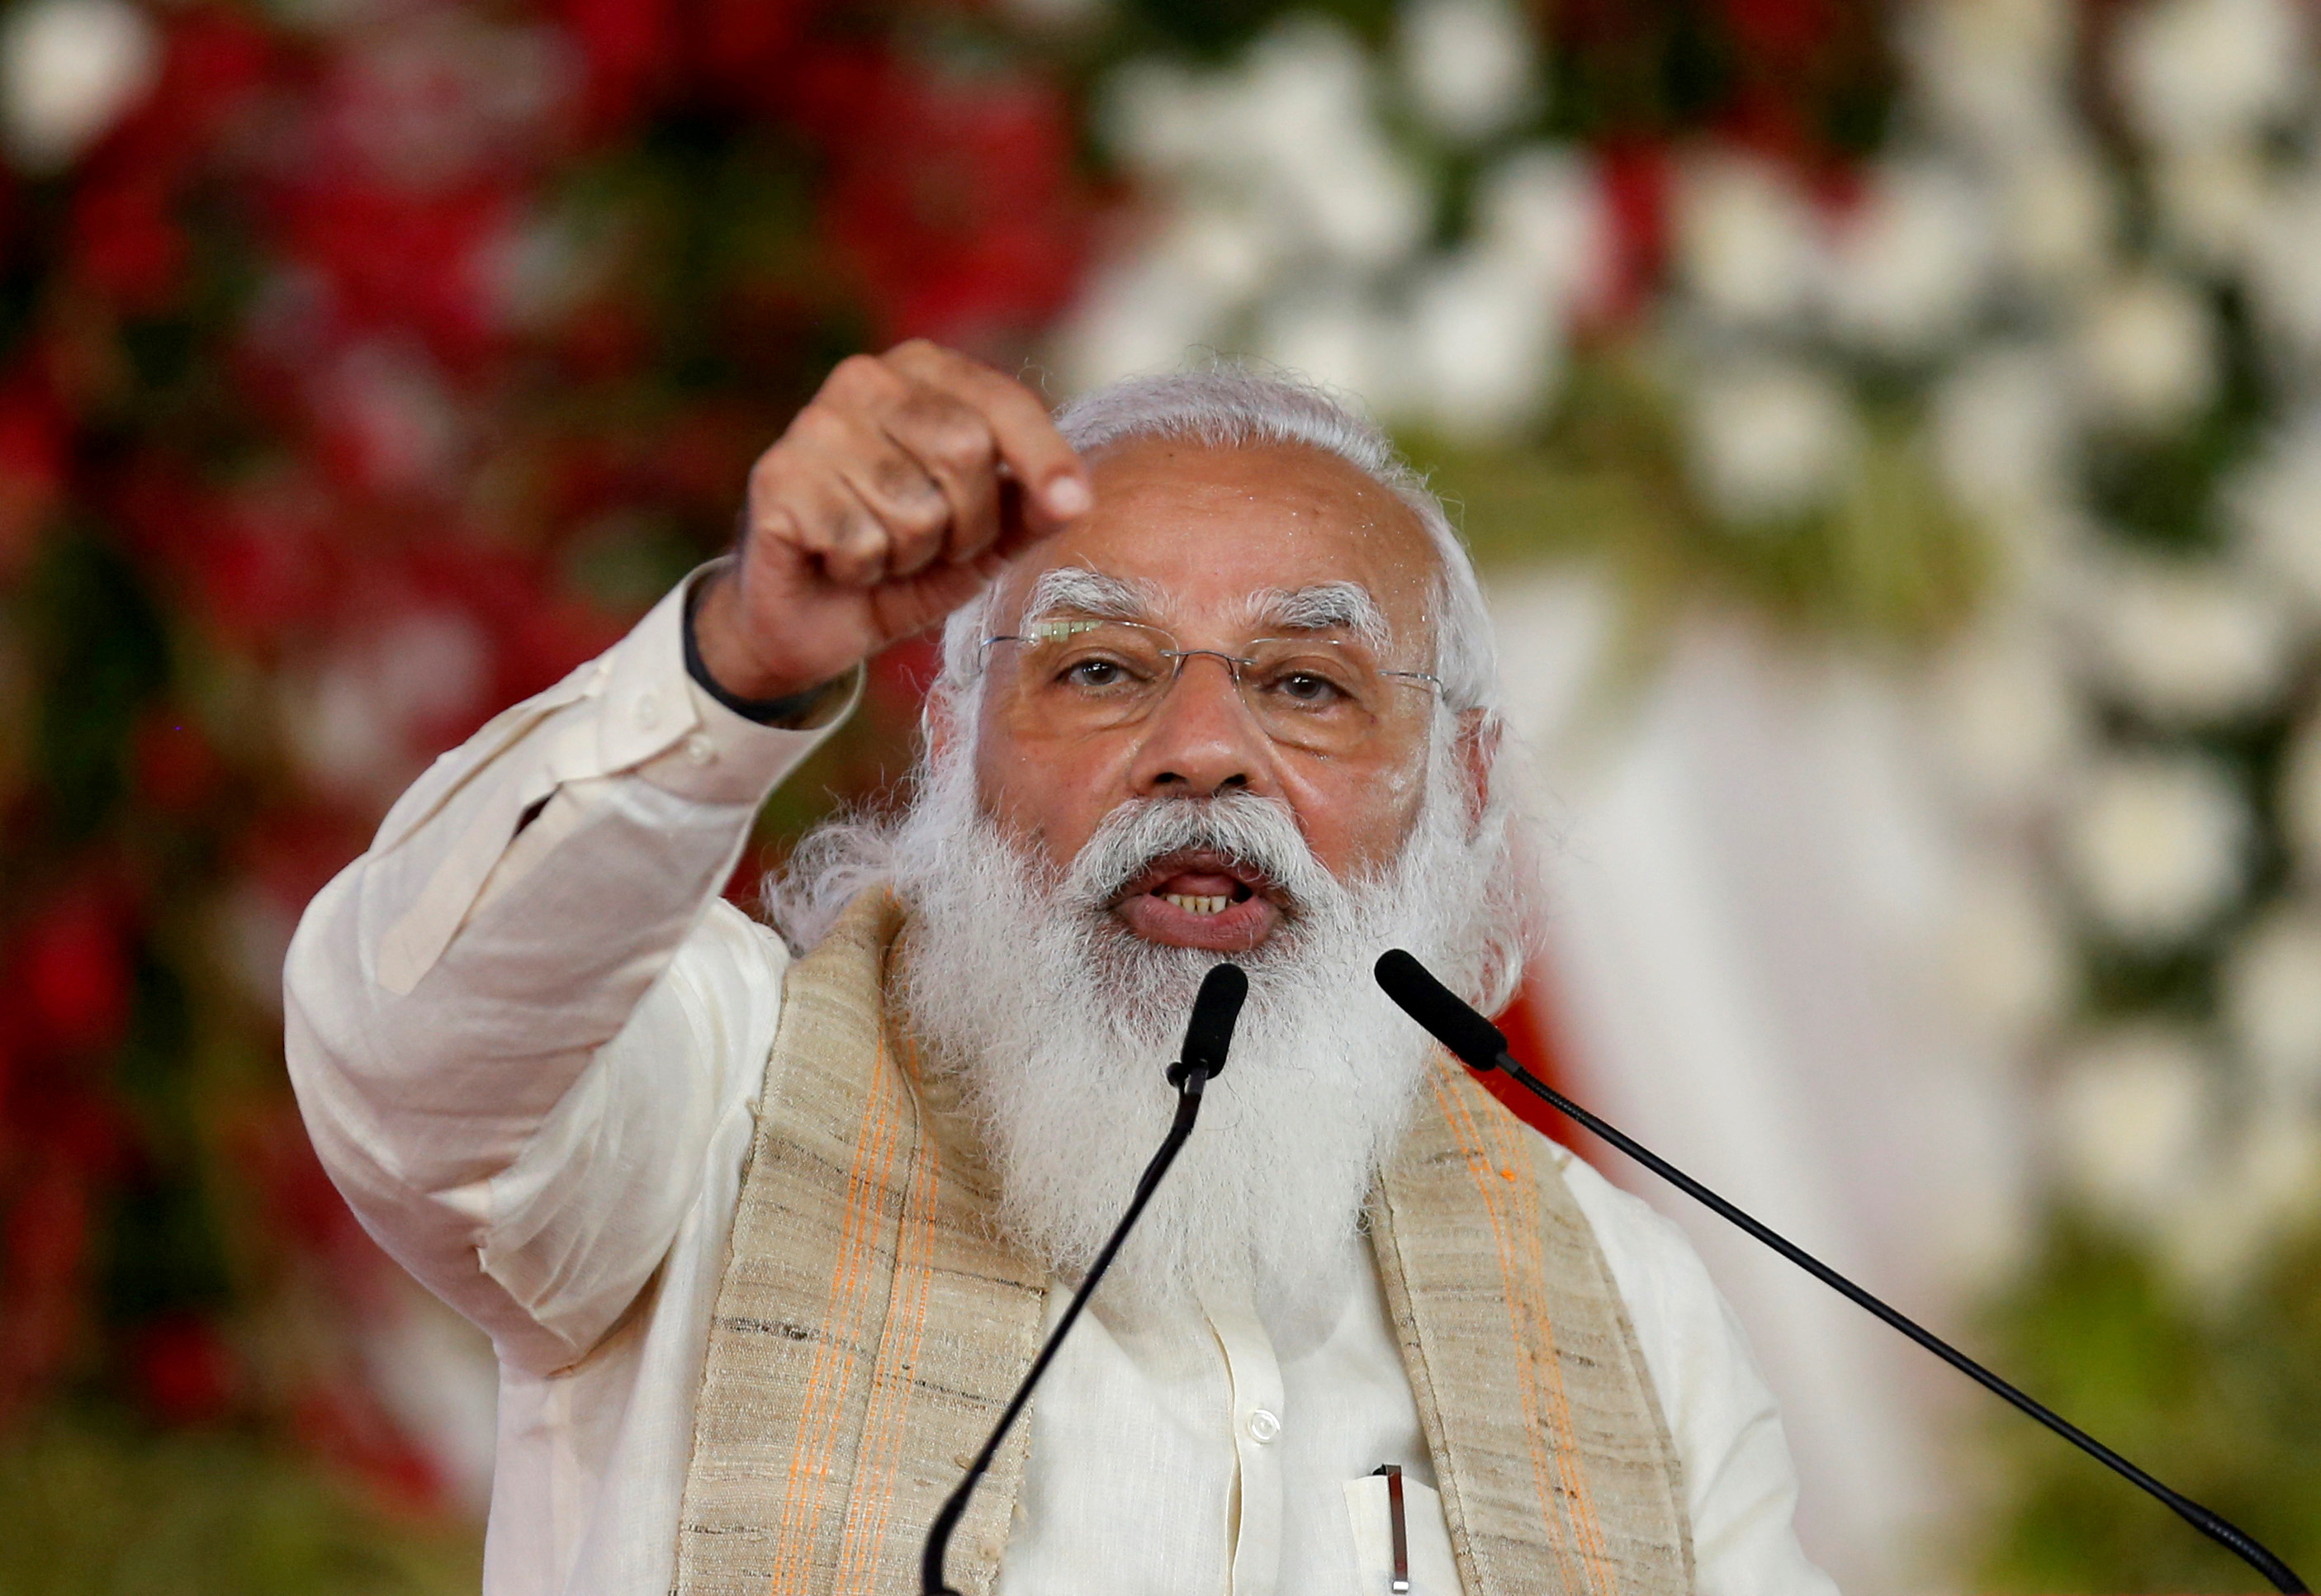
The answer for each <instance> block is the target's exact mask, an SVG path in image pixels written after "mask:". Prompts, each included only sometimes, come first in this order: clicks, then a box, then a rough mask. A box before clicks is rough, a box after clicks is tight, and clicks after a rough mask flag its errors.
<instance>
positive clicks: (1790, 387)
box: [1689, 359, 1859, 525]
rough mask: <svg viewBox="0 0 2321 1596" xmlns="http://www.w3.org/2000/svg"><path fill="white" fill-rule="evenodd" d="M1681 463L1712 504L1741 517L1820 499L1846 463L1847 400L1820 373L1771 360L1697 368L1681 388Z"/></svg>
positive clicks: (1781, 515)
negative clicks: (1686, 402) (1684, 411)
mask: <svg viewBox="0 0 2321 1596" xmlns="http://www.w3.org/2000/svg"><path fill="white" fill-rule="evenodd" d="M1690 398H1691V404H1690V406H1689V408H1690V417H1689V419H1690V423H1691V426H1690V433H1691V436H1690V442H1691V465H1692V474H1693V477H1694V479H1695V481H1696V482H1697V483H1698V486H1699V488H1700V489H1701V491H1702V492H1703V493H1704V494H1705V495H1706V496H1707V498H1708V501H1709V503H1710V505H1711V506H1714V507H1715V508H1716V511H1717V512H1718V513H1719V514H1720V515H1723V516H1725V518H1726V519H1727V520H1729V521H1732V522H1734V523H1736V524H1742V525H1750V524H1763V523H1766V522H1773V521H1782V520H1787V519H1789V518H1790V517H1792V516H1797V515H1805V514H1807V513H1808V512H1809V511H1811V510H1813V509H1815V508H1816V507H1817V506H1821V505H1823V504H1825V503H1826V502H1828V500H1829V499H1831V498H1832V497H1834V495H1835V494H1836V493H1837V492H1838V491H1839V489H1840V488H1842V487H1843V483H1844V480H1845V478H1846V476H1847V474H1848V472H1849V471H1850V470H1851V469H1852V463H1853V458H1854V453H1855V450H1856V448H1857V446H1858V442H1859V440H1858V437H1857V434H1856V429H1855V424H1854V417H1853V407H1852V401H1851V400H1850V399H1849V398H1848V397H1847V395H1846V392H1845V390H1844V388H1842V387H1841V386H1840V385H1839V384H1838V382H1837V380H1836V379H1835V378H1834V377H1832V376H1831V375H1830V374H1829V373H1827V372H1825V371H1823V370H1821V369H1816V368H1813V367H1807V366H1798V365H1792V364H1789V363H1787V362H1784V361H1779V360H1771V359H1754V360H1743V361H1739V362H1736V363H1734V364H1733V365H1730V366H1727V367H1725V368H1724V369H1718V370H1712V371H1709V372H1707V373H1704V374H1703V375H1702V376H1701V378H1699V380H1698V382H1696V383H1695V384H1694V385H1693V389H1692V393H1691V396H1690Z"/></svg>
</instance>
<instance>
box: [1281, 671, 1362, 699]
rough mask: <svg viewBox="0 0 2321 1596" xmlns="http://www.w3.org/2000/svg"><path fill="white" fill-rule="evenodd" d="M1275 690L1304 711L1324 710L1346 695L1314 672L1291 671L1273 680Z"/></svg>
mask: <svg viewBox="0 0 2321 1596" xmlns="http://www.w3.org/2000/svg"><path fill="white" fill-rule="evenodd" d="M1273 690H1274V692H1275V693H1277V694H1279V696H1280V697H1282V698H1287V699H1288V701H1289V702H1290V703H1292V704H1295V705H1297V706H1298V707H1300V708H1304V709H1323V708H1327V707H1329V706H1331V705H1333V704H1335V703H1337V702H1338V701H1339V700H1340V699H1342V698H1344V697H1345V696H1346V695H1345V693H1344V692H1343V690H1342V689H1340V688H1339V686H1338V684H1337V683H1336V682H1334V681H1332V680H1331V679H1329V678H1328V677H1326V676H1323V675H1321V674H1319V673H1317V672H1315V671H1312V670H1291V671H1287V672H1285V673H1283V674H1282V675H1280V676H1278V677H1276V678H1274V679H1273Z"/></svg>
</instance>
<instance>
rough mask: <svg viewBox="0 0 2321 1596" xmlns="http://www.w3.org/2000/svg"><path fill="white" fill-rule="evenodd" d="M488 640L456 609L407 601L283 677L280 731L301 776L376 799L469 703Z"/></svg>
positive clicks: (480, 681) (345, 794) (478, 692)
mask: <svg viewBox="0 0 2321 1596" xmlns="http://www.w3.org/2000/svg"><path fill="white" fill-rule="evenodd" d="M490 664H491V645H490V643H489V642H488V641H487V639H486V638H485V636H484V634H483V633H482V631H481V630H480V629H479V628H478V626H477V625H476V624H475V622H474V621H472V620H470V619H469V617H468V616H465V615H463V614H461V613H460V612H458V611H455V610H441V609H422V610H414V611H412V612H410V613H408V614H405V615H404V616H399V617H397V618H396V619H395V620H393V621H391V622H389V623H388V624H387V625H385V626H384V627H382V628H381V629H380V630H379V631H378V632H377V633H376V634H372V635H370V636H369V637H367V638H363V639H360V640H357V641H354V642H351V643H348V644H346V645H344V646H343V647H342V648H341V650H340V651H339V652H337V653H336V654H335V655H333V656H332V658H330V659H329V660H327V661H324V662H323V666H322V668H321V670H319V671H317V672H316V673H315V674H314V676H312V677H309V678H298V677H291V678H286V679H284V681H283V682H282V683H281V685H280V698H279V701H278V710H279V713H280V715H281V717H282V729H283V733H284V739H285V741H286V742H287V744H288V746H289V749H290V752H291V754H292V757H293V758H294V759H295V760H296V762H297V763H298V765H299V767H300V769H301V771H303V772H304V774H305V776H306V778H307V779H308V780H310V781H312V782H314V785H315V786H316V787H317V788H319V789H321V790H322V791H323V792H325V793H327V794H330V795H331V796H332V797H336V798H351V799H364V800H369V799H376V800H384V799H386V798H392V797H393V796H394V795H395V793H396V791H397V790H398V789H401V788H402V786H403V785H404V784H405V782H407V781H408V780H410V779H411V777H412V776H413V775H414V773H415V772H414V771H413V769H412V768H411V767H412V766H413V764H414V762H415V761H416V760H417V759H418V758H419V757H420V749H421V745H422V744H423V743H432V739H434V738H436V737H440V736H441V734H442V733H443V731H444V730H445V728H446V725H448V723H450V722H451V721H453V720H456V719H457V718H459V717H460V716H463V715H465V714H467V713H469V712H470V711H472V710H473V709H474V708H475V707H476V706H477V705H478V702H479V701H480V700H481V698H482V697H483V694H484V692H485V690H486V689H487V686H488V681H487V672H488V670H489V669H490Z"/></svg>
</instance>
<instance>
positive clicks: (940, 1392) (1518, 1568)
mask: <svg viewBox="0 0 2321 1596" xmlns="http://www.w3.org/2000/svg"><path fill="white" fill-rule="evenodd" d="M901 924H902V919H901V915H900V913H899V911H898V910H897V908H896V907H895V906H894V904H893V902H892V900H891V899H890V898H888V897H887V895H886V894H885V893H883V892H880V893H870V894H865V896H864V898H862V899H860V900H859V901H857V902H856V903H855V904H854V905H853V906H852V907H850V908H849V910H848V911H847V914H846V915H845V917H843V918H842V920H841V921H840V923H839V925H838V926H837V927H836V928H835V929H834V930H833V931H832V933H831V934H830V935H829V937H828V938H827V939H826V940H825V941H824V943H823V944H822V945H821V946H820V947H818V948H816V949H815V951H814V953H812V954H810V955H809V956H808V957H806V958H805V959H803V960H800V961H799V962H797V963H796V964H795V965H793V966H792V967H791V970H790V972H789V976H788V980H787V985H786V987H785V990H784V997H783V1004H782V1016H781V1024H780V1029H779V1034H778V1035H777V1037H776V1039H775V1042H774V1048H773V1053H772V1056H771V1058H770V1060H769V1063H768V1066H767V1071H766V1085H765V1095H764V1098H763V1099H762V1101H761V1102H760V1108H759V1124H758V1135H757V1140H756V1143H755V1145H754V1147H753V1149H752V1152H751V1161H750V1165H749V1169H748V1171H747V1172H746V1174H745V1175H744V1177H743V1180H742V1195H741V1201H740V1206H739V1208H737V1210H736V1212H735V1214H734V1219H733V1244H732V1250H731V1253H730V1254H729V1257H728V1260H727V1263H726V1267H725V1275H724V1283H723V1284H722V1286H721V1287H720V1288H719V1290H718V1295H717V1307H716V1313H715V1318H713V1320H712V1322H711V1327H710V1332H709V1346H708V1354H707V1358H706V1361H705V1364H704V1368H703V1373H702V1383H701V1394H700V1400H699V1407H698V1410H697V1417H696V1421H695V1428H694V1446H693V1461H692V1464H691V1467H690V1469H689V1471H688V1473H687V1477H686V1487H685V1503H684V1508H683V1510H682V1513H681V1514H680V1517H679V1521H678V1573H677V1584H676V1589H677V1591H678V1592H679V1596H788V1593H790V1592H809V1591H810V1592H815V1593H816V1596H821V1593H824V1592H830V1593H833V1596H836V1593H840V1592H843V1593H846V1596H858V1593H859V1596H873V1593H886V1592H893V1593H896V1596H901V1593H903V1592H911V1591H916V1590H917V1589H918V1566H919V1549H920V1546H921V1543H922V1542H923V1540H924V1537H925V1534H926V1528H927V1526H928V1524H929V1522H930V1521H931V1520H932V1519H933V1517H934V1514H935V1511H936V1509H938V1508H939V1507H940V1506H941V1505H942V1500H943V1498H944V1497H945V1496H946V1495H948V1494H949V1493H950V1491H951V1487H952V1485H953V1484H954V1483H955V1482H957V1481H958V1479H959V1477H960V1472H961V1471H962V1470H963V1469H964V1468H965V1466H966V1464H967V1463H968V1460H969V1457H970V1456H971V1455H972V1454H973V1453H974V1451H975V1449H976V1448H977V1447H978V1446H980V1445H981V1443H982V1440H983V1437H984V1436H985V1435H986V1434H988V1431H989V1429H990V1427H991V1425H992V1424H993V1422H994V1421H995V1420H996V1419H997V1417H998V1414H999V1410H1000V1409H1001V1408H1002V1407H1003V1406H1005V1405H1006V1400H1007V1398H1008V1395H1009V1393H1010V1392H1011V1391H1013V1390H1014V1389H1015V1384H1016V1382H1017V1381H1019V1380H1020V1379H1021V1378H1022V1377H1023V1375H1024V1371H1025V1370H1026V1369H1027V1368H1028V1367H1029V1366H1030V1363H1031V1360H1032V1357H1033V1354H1034V1353H1035V1351H1036V1350H1037V1348H1038V1343H1039V1336H1040V1330H1041V1326H1042V1317H1043V1308H1044V1299H1045V1294H1046V1271H1045V1270H1044V1269H1043V1268H1042V1266H1041V1265H1040V1264H1038V1263H1033V1261H1032V1260H1030V1259H1028V1258H1026V1257H1024V1255H1023V1254H1020V1253H1018V1252H1016V1251H1015V1249H1014V1248H1013V1247H1011V1246H1010V1245H1008V1244H1007V1243H1006V1242H1005V1241H1004V1240H1002V1239H1000V1238H999V1236H998V1232H997V1228H996V1227H995V1225H994V1223H993V1214H994V1211H995V1206H996V1200H997V1187H996V1183H995V1181H994V1179H993V1176H992V1174H991V1172H990V1170H989V1169H988V1166H987V1165H986V1163H984V1161H983V1160H982V1158H981V1157H980V1156H979V1154H978V1148H977V1145H976V1143H975V1139H974V1137H973V1135H972V1134H971V1132H969V1129H968V1128H967V1127H966V1126H965V1124H964V1123H963V1121H962V1119H961V1117H960V1114H959V1113H958V1111H957V1104H956V1101H955V1100H954V1099H952V1097H951V1093H950V1092H949V1091H948V1090H947V1089H946V1087H945V1086H944V1083H943V1082H942V1081H940V1080H931V1079H929V1078H928V1077H927V1076H926V1075H924V1073H923V1072H921V1070H920V1068H919V1062H918V1057H917V1053H916V1051H915V1048H914V1047H912V1045H911V1044H910V1043H909V1042H908V1040H907V1039H906V1037H904V1036H903V1035H901V1034H900V1033H899V1032H898V1031H897V1029H896V1028H895V1027H894V1026H892V1025H891V1024H890V1023H889V1020H888V1016H887V1002H886V990H887V980H886V976H887V962H888V959H889V957H890V955H891V953H892V950H893V947H894V944H895V938H896V936H897V933H898V932H899V930H900V928H901ZM1429 1085H1430V1090H1429V1091H1428V1093H1427V1094H1426V1097H1425V1099H1424V1103H1423V1104H1422V1107H1421V1110H1420V1112H1419V1113H1418V1115H1417V1116H1416V1117H1415V1124H1414V1125H1413V1126H1412V1127H1411V1129H1410V1131H1409V1133H1408V1134H1407V1135H1406V1136H1405V1137H1404V1139H1403V1143H1402V1145H1401V1146H1400V1148H1399V1149H1398V1151H1397V1154H1396V1156H1395V1158H1394V1160H1393V1162H1392V1163H1391V1166H1390V1167H1389V1168H1388V1170H1387V1171H1386V1172H1385V1173H1384V1174H1383V1175H1382V1177H1381V1178H1380V1180H1379V1186H1378V1189H1377V1190H1376V1192H1375V1193H1374V1194H1373V1197H1372V1199H1371V1202H1370V1214H1369V1218H1370V1236H1371V1242H1372V1245H1373V1248H1374V1250H1375V1252H1376V1254H1377V1258H1378V1266H1379V1275H1380V1277H1381V1279H1382V1280H1383V1281H1384V1282H1385V1286H1386V1295H1387V1301H1388V1306H1389V1308H1390V1309H1391V1311H1392V1313H1393V1316H1394V1324H1395V1329H1396V1332H1397V1338H1398V1339H1399V1341H1400V1342H1401V1345H1402V1352H1403V1359H1404V1363H1405V1364H1406V1367H1407V1369H1408V1371H1409V1374H1410V1383H1411V1389H1412V1391H1413V1392H1414V1393H1415V1395H1416V1398H1417V1401H1418V1410H1419V1415H1420V1418H1421V1421H1422V1423H1423V1425H1424V1429H1425V1433H1426V1442H1427V1446H1428V1449H1429V1451H1430V1452H1431V1453H1432V1454H1433V1456H1434V1471H1435V1477H1436V1479H1437V1481H1438V1482H1439V1483H1440V1486H1441V1490H1442V1497H1443V1511H1444V1513H1445V1515H1446V1516H1447V1517H1448V1518H1449V1520H1450V1528H1451V1543H1452V1550H1453V1551H1454V1552H1455V1554H1456V1555H1457V1558H1458V1564H1459V1577H1460V1582H1461V1585H1462V1587H1463V1588H1464V1591H1465V1592H1466V1596H1530V1593H1532V1592H1545V1591H1562V1592H1567V1593H1569V1596H1680V1593H1681V1592H1684V1591H1688V1590H1689V1589H1690V1587H1691V1583H1692V1543H1691V1537H1690V1533H1689V1529H1688V1524H1687V1521H1686V1516H1685V1508H1684V1491H1683V1486H1682V1481H1681V1477H1680V1474H1679V1468H1678V1464H1677V1457H1676V1454H1675V1451H1674V1448H1673V1446H1671V1444H1670V1438H1669V1433H1668V1428H1667V1426H1666V1424H1665V1423H1664V1422H1663V1420H1662V1418H1661V1411H1660V1408H1659V1404H1658V1402H1657V1400H1656V1399H1655V1397H1654V1394H1653V1391H1652V1382H1651V1380H1650V1377H1649V1376H1648V1375H1647V1373H1646V1372H1645V1369H1644V1363H1643V1356H1642V1354H1640V1353H1639V1351H1638V1349H1637V1346H1636V1340H1635V1336H1634V1331H1633V1329H1632V1328H1631V1327H1630V1326H1629V1323H1628V1319H1627V1315H1626V1311H1625V1309H1624V1308H1623V1306H1622V1304H1621V1301H1620V1297H1619V1293H1618V1291H1617V1290H1616V1288H1615V1286H1614V1285H1613V1282H1612V1277H1611V1272H1610V1270H1609V1269H1608V1268H1607V1267H1606V1263H1605V1261H1604V1257H1603V1254H1602V1253H1601V1251H1600V1250H1599V1249H1598V1248H1597V1245H1596V1240H1595V1236H1594V1233H1593V1232H1592V1231H1591V1230H1590V1229H1589V1228H1588V1222H1587V1220H1586V1218H1583V1217H1582V1215H1581V1214H1580V1212H1579V1208H1578V1207H1577V1206H1576V1205H1575V1204H1574V1202H1573V1200H1572V1198H1571V1195H1570V1191H1569V1190H1567V1189H1566V1188H1565V1186H1564V1184H1563V1179H1562V1176H1561V1173H1560V1172H1558V1170H1557V1168H1556V1165H1555V1162H1554V1159H1553V1156H1552V1154H1551V1153H1550V1151H1549V1147H1548V1145H1547V1144H1546V1143H1545V1142H1544V1141H1543V1140H1542V1139H1541V1138H1539V1137H1538V1136H1536V1135H1534V1134H1533V1133H1532V1132H1530V1131H1529V1130H1527V1129H1525V1127H1524V1126H1521V1125H1520V1124H1518V1123H1517V1122H1516V1121H1515V1119H1514V1118H1513V1117H1510V1116H1509V1115H1508V1114H1507V1113H1506V1110H1505V1109H1504V1108H1500V1107H1499V1105H1498V1104H1497V1103H1496V1102H1495V1101H1493V1100H1492V1099H1491V1097H1490V1096H1489V1094H1488V1093H1487V1092H1485V1091H1483V1090H1481V1089H1480V1088H1479V1087H1478V1086H1476V1085H1475V1084H1474V1083H1473V1082H1472V1081H1470V1080H1469V1079H1468V1078H1467V1076H1466V1073H1465V1072H1463V1071H1461V1070H1460V1069H1458V1068H1457V1067H1455V1066H1454V1065H1452V1064H1451V1063H1450V1062H1448V1061H1446V1060H1438V1064H1437V1068H1436V1070H1435V1072H1434V1076H1433V1078H1432V1080H1431V1081H1430V1083H1429ZM1028 1429H1029V1426H1028V1424H1019V1425H1018V1426H1017V1427H1016V1430H1015V1435H1014V1436H1013V1437H1012V1438H1011V1439H1010V1441H1009V1444H1008V1445H1007V1446H1006V1447H1005V1448H1004V1449H1003V1450H1002V1451H1001V1453H1000V1454H999V1456H998V1459H997V1462H996V1463H995V1464H994V1466H993V1468H992V1471H991V1473H990V1474H989V1476H988V1478H987V1479H986V1481H985V1483H984V1485H983V1487H982V1489H981V1490H980V1491H978V1493H977V1497H976V1500H975V1503H974V1505H973V1507H972V1508H971V1509H969V1512H968V1514H967V1517H966V1518H965V1520H964V1522H963V1523H962V1524H961V1526H960V1532H959V1534H958V1536H957V1537H956V1539H955V1540H954V1541H953V1543H952V1546H951V1560H950V1574H951V1581H952V1582H953V1583H955V1584H957V1585H958V1586H959V1587H960V1590H962V1591H966V1592H968V1596H988V1592H989V1591H991V1589H992V1586H993V1582H994V1581H995V1579H996V1578H997V1572H998V1565H999V1557H1000V1554H1001V1551H1002V1549H1003V1547H1004V1545H1005V1540H1006V1528H1007V1525H1008V1522H1009V1517H1010V1514H1011V1513H1012V1511H1013V1509H1014V1507H1015V1497H1016V1493H1017V1491H1018V1490H1019V1489H1020V1488H1021V1485H1022V1482H1023V1473H1024V1449H1025V1446H1026V1435H1027V1432H1028Z"/></svg>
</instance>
